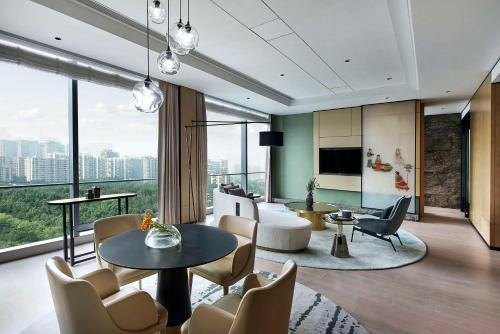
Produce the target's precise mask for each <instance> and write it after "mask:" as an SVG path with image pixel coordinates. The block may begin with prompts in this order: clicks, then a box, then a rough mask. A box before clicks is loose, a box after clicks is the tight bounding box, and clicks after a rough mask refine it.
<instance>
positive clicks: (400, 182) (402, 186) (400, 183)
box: [394, 171, 410, 191]
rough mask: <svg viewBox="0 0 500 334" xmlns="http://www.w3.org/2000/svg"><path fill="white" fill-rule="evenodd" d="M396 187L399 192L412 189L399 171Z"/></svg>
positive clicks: (396, 173) (396, 176)
mask: <svg viewBox="0 0 500 334" xmlns="http://www.w3.org/2000/svg"><path fill="white" fill-rule="evenodd" d="M394 182H395V186H396V189H398V190H406V191H408V190H410V187H409V186H408V182H407V181H405V179H404V178H403V177H402V176H401V174H399V172H398V171H396V172H395V181H394Z"/></svg>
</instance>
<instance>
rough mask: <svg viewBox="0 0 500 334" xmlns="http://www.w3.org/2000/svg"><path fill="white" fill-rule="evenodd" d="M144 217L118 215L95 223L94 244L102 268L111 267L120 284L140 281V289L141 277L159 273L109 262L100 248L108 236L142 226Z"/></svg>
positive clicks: (140, 285)
mask: <svg viewBox="0 0 500 334" xmlns="http://www.w3.org/2000/svg"><path fill="white" fill-rule="evenodd" d="M141 223H142V218H141V216H139V215H132V214H127V215H118V216H112V217H106V218H102V219H98V220H96V221H95V223H94V244H95V249H96V253H97V263H98V264H99V266H100V267H101V268H108V269H110V270H111V271H112V272H113V273H114V274H115V275H116V276H117V277H118V282H119V283H120V286H122V285H126V284H129V283H132V282H135V281H139V289H142V282H141V279H143V278H146V277H148V276H151V275H154V274H157V273H158V272H157V271H154V270H139V269H129V268H123V267H119V266H116V265H113V264H111V263H107V262H106V261H105V260H104V259H103V258H102V257H101V255H100V253H99V248H100V246H101V244H102V243H103V242H104V241H105V240H106V239H108V238H111V237H113V236H115V235H118V234H120V233H124V232H127V231H132V230H136V229H138V228H139V227H140V226H141Z"/></svg>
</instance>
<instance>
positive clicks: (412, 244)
mask: <svg viewBox="0 0 500 334" xmlns="http://www.w3.org/2000/svg"><path fill="white" fill-rule="evenodd" d="M326 225H327V229H326V230H323V231H313V232H312V235H311V240H310V241H309V246H308V247H307V249H305V250H303V251H301V252H298V253H279V252H272V251H268V250H263V249H257V254H256V256H257V257H259V258H261V259H265V260H270V261H275V262H280V263H285V262H286V261H287V260H288V259H290V258H291V259H294V260H295V262H297V265H299V266H302V267H311V268H321V269H336V270H377V269H389V268H398V267H402V266H406V265H409V264H412V263H415V262H417V261H419V260H421V259H422V258H423V257H424V256H425V255H426V254H427V246H426V245H425V243H424V242H423V241H422V240H420V239H419V238H417V237H416V236H415V235H413V234H411V233H410V232H407V231H405V230H402V229H400V230H399V231H398V234H399V237H400V238H401V241H402V242H403V246H401V245H400V243H399V241H398V240H397V238H396V237H393V240H392V242H393V243H394V246H395V247H396V250H397V251H396V252H395V251H394V250H393V249H392V247H391V245H390V243H388V242H386V241H383V240H379V239H377V238H374V237H372V236H369V235H367V234H365V235H364V236H363V235H362V234H361V233H360V232H355V233H354V240H353V242H351V232H352V226H344V234H345V235H346V238H347V245H348V247H349V254H350V257H349V258H345V259H341V258H336V257H333V256H332V255H331V254H330V251H331V248H332V242H333V235H334V234H335V233H336V231H337V227H336V225H333V224H329V223H327V224H326Z"/></svg>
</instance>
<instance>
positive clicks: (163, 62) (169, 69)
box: [157, 0, 181, 75]
mask: <svg viewBox="0 0 500 334" xmlns="http://www.w3.org/2000/svg"><path fill="white" fill-rule="evenodd" d="M167 9H168V13H167V50H165V51H163V52H162V53H160V55H159V56H158V60H157V63H158V68H159V69H160V72H161V73H163V74H169V75H172V74H176V73H177V72H178V71H179V68H180V67H181V63H180V62H179V58H178V57H177V55H176V54H175V53H174V52H172V50H171V49H170V0H167Z"/></svg>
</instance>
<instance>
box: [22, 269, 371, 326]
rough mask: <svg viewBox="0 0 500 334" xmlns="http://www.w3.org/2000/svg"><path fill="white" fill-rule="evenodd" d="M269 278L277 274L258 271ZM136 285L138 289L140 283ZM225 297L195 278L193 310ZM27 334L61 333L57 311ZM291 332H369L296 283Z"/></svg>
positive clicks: (147, 286)
mask: <svg viewBox="0 0 500 334" xmlns="http://www.w3.org/2000/svg"><path fill="white" fill-rule="evenodd" d="M257 272H258V273H259V275H263V276H264V277H267V278H269V279H275V278H276V275H275V274H272V273H269V272H264V271H257ZM242 283H243V280H242V281H240V282H238V283H237V284H235V285H233V286H232V287H231V290H230V292H231V293H241V289H242ZM131 285H132V286H135V287H137V284H136V283H132V284H131ZM143 289H144V290H145V291H147V292H148V293H150V294H151V295H152V296H153V297H154V296H155V294H156V276H152V277H148V278H146V279H144V280H143ZM222 295H223V292H222V287H220V286H218V285H216V284H213V283H212V282H210V281H207V280H205V279H203V278H201V277H198V276H195V277H194V280H193V292H192V296H191V304H192V306H193V309H194V308H195V307H196V306H197V305H198V304H201V303H205V304H212V303H213V302H215V301H216V300H218V299H219V298H221V297H222ZM21 333H23V334H38V333H40V334H41V333H44V334H47V333H59V328H58V325H57V319H56V315H55V313H54V312H50V313H48V314H46V315H45V316H43V317H41V318H40V319H38V320H37V321H36V322H34V323H32V324H31V325H30V326H28V327H27V328H25V329H24V330H23V331H21ZM289 333H296V334H311V333H316V334H323V333H325V334H326V333H328V334H333V333H339V334H344V333H346V334H365V333H368V331H367V330H366V329H365V328H364V327H363V326H361V325H360V324H359V322H358V321H357V320H356V319H354V318H353V317H352V316H351V315H350V314H349V313H347V312H346V311H345V310H344V309H342V308H341V307H340V306H338V305H337V304H335V303H333V302H332V301H331V300H329V299H328V298H326V297H324V296H322V295H321V294H320V293H318V292H316V291H314V290H312V289H310V288H308V287H306V286H304V285H302V284H300V283H296V284H295V290H294V296H293V305H292V312H291V316H290V330H289Z"/></svg>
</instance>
